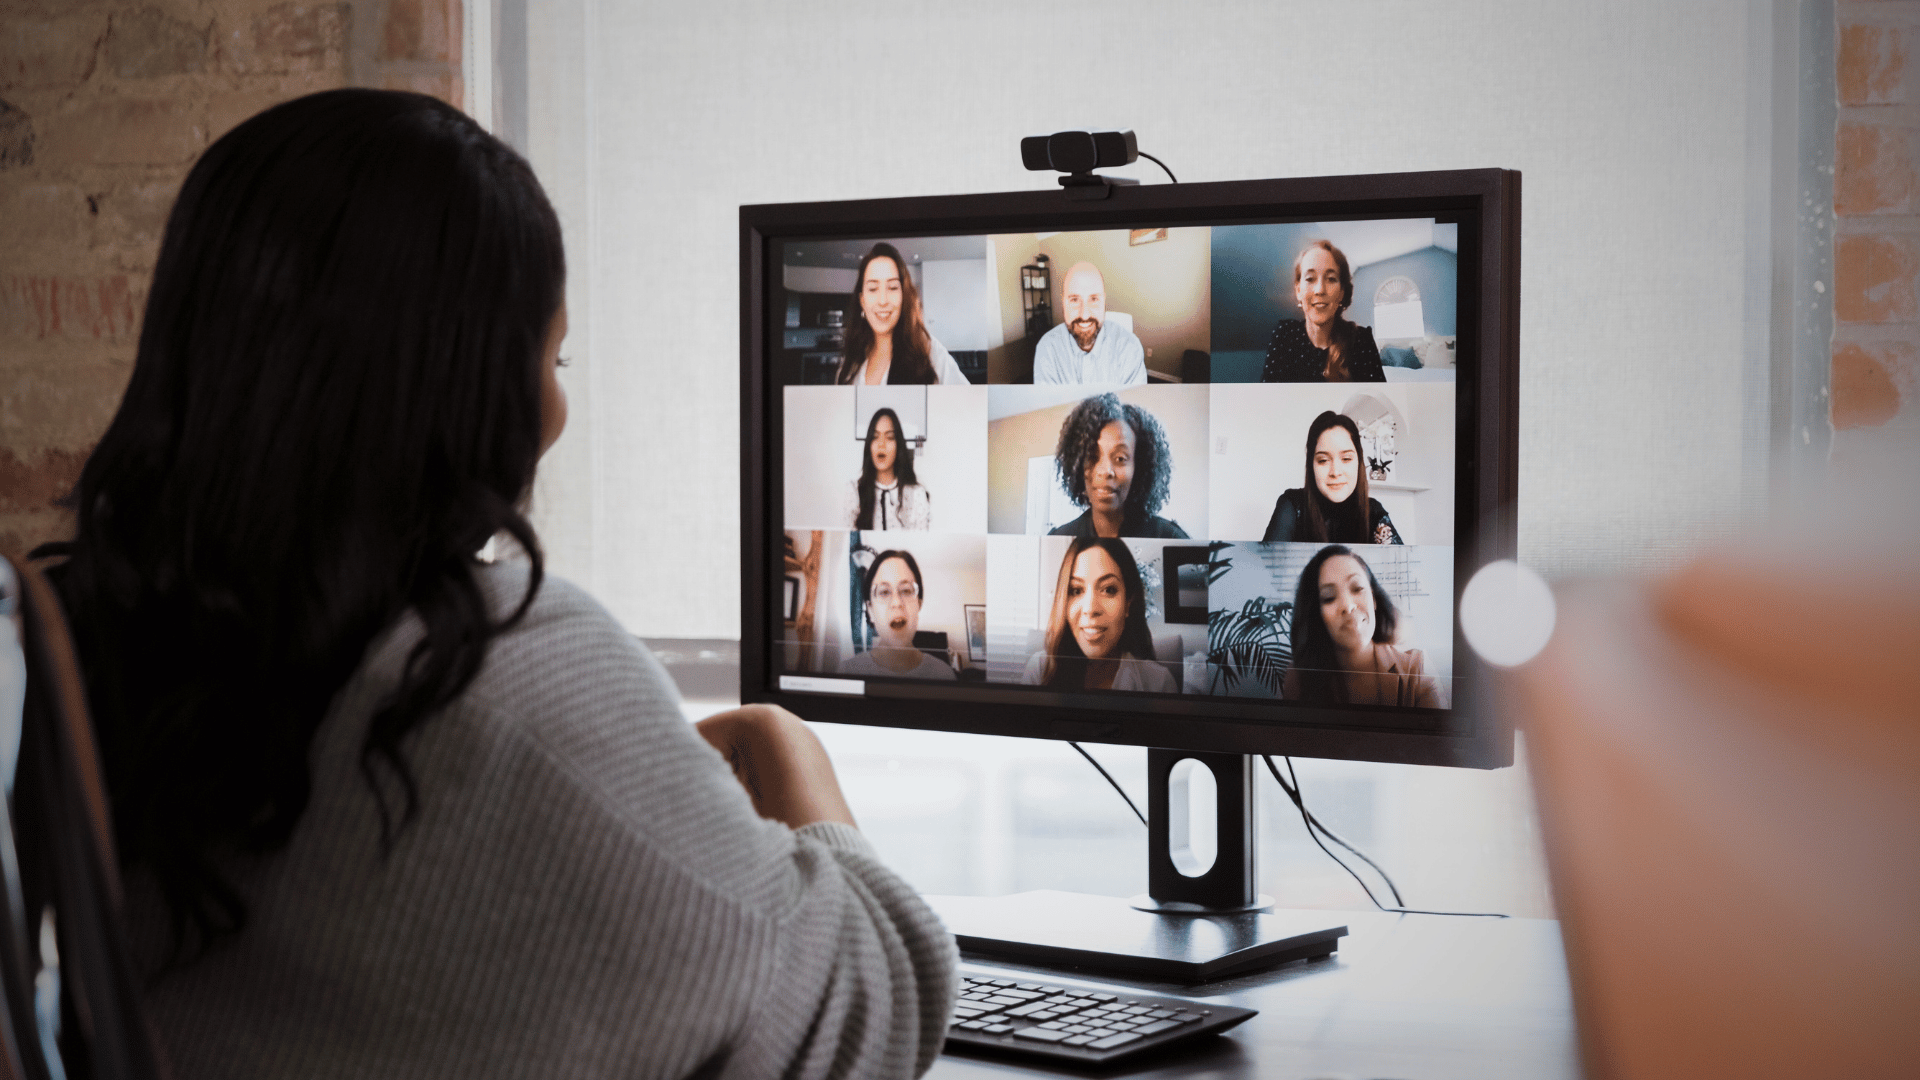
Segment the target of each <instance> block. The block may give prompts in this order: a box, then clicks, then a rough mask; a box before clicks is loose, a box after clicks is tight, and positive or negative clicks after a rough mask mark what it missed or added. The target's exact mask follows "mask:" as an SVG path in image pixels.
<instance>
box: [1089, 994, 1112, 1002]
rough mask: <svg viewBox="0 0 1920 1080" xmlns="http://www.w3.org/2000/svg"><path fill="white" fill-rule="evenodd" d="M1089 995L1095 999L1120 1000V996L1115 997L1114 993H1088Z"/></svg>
mask: <svg viewBox="0 0 1920 1080" xmlns="http://www.w3.org/2000/svg"><path fill="white" fill-rule="evenodd" d="M1087 996H1088V997H1090V998H1092V999H1093V1000H1095V1001H1118V1000H1119V999H1118V998H1116V997H1114V996H1113V995H1112V994H1088V995H1087Z"/></svg>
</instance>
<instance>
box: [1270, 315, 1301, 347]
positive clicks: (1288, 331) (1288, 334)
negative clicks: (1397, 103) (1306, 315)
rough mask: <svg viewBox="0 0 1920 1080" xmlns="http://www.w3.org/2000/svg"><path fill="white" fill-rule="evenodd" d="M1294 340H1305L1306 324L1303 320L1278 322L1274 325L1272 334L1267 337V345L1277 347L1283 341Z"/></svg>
mask: <svg viewBox="0 0 1920 1080" xmlns="http://www.w3.org/2000/svg"><path fill="white" fill-rule="evenodd" d="M1296 339H1297V340H1300V341H1305V340H1307V323H1306V320H1305V319H1281V320H1280V321H1279V322H1277V323H1274V324H1273V333H1272V334H1270V335H1268V337H1267V343H1268V344H1269V345H1277V344H1280V343H1281V342H1283V341H1293V340H1296Z"/></svg>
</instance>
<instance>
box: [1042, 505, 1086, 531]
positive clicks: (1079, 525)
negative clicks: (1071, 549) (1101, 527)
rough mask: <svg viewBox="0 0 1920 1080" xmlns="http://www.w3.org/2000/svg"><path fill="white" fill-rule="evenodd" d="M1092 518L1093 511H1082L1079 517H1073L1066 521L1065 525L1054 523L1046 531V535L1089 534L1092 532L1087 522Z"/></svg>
mask: <svg viewBox="0 0 1920 1080" xmlns="http://www.w3.org/2000/svg"><path fill="white" fill-rule="evenodd" d="M1092 520H1093V511H1091V510H1086V511H1083V512H1082V513H1081V514H1080V516H1079V517H1077V518H1074V519H1073V520H1072V521H1069V522H1067V523H1066V524H1065V525H1055V526H1054V527H1053V529H1052V530H1050V531H1049V532H1048V533H1047V535H1048V536H1083V535H1086V536H1090V535H1092V533H1093V528H1092V526H1091V525H1090V524H1088V523H1089V522H1091V521H1092Z"/></svg>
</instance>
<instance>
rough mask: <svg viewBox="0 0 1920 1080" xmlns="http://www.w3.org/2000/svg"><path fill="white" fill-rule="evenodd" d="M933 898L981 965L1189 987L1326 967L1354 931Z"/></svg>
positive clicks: (1085, 902)
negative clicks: (1322, 962) (1300, 966)
mask: <svg viewBox="0 0 1920 1080" xmlns="http://www.w3.org/2000/svg"><path fill="white" fill-rule="evenodd" d="M925 899H926V901H927V903H928V904H929V905H931V906H932V908H933V910H934V911H935V912H936V913H937V914H938V915H939V916H940V918H941V919H942V920H943V921H945V922H946V924H947V928H948V929H950V930H952V931H953V936H954V938H955V940H956V941H957V942H958V943H959V945H960V951H961V952H962V953H964V954H967V955H969V956H971V957H977V958H979V959H982V960H1000V961H1005V962H1008V963H1015V964H1032V965H1035V966H1041V967H1049V968H1055V969H1058V970H1062V971H1071V972H1080V973H1086V974H1091V975H1121V976H1131V977H1135V978H1146V979H1161V980H1167V981H1172V982H1183V983H1203V982H1212V981H1214V980H1216V979H1222V978H1226V977H1228V976H1232V975H1244V974H1246V973H1248V972H1252V971H1260V970H1264V969H1266V968H1270V967H1275V966H1277V965H1280V964H1284V963H1288V962H1289V961H1293V960H1317V959H1321V958H1324V957H1327V956H1330V955H1332V954H1333V952H1334V951H1335V950H1337V949H1338V948H1339V947H1340V939H1341V938H1342V937H1344V936H1346V933H1347V928H1346V926H1345V925H1344V924H1343V923H1342V922H1341V921H1340V919H1339V917H1338V914H1337V913H1335V912H1326V911H1307V910H1294V909H1287V910H1280V911H1273V912H1259V911H1248V912H1241V913H1238V914H1230V915H1192V914H1181V915H1166V914H1155V913H1152V912H1146V911H1139V910H1136V909H1135V908H1134V907H1133V906H1132V904H1131V903H1129V902H1128V901H1126V900H1122V899H1119V898H1118V897H1112V896H1090V895H1088V894H1085V893H1070V892H1055V891H1053V890H1049V889H1040V890H1035V891H1033V892H1024V893H1015V894H1013V895H1011V896H928V897H926V898H925Z"/></svg>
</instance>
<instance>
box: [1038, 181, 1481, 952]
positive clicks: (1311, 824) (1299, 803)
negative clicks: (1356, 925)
mask: <svg viewBox="0 0 1920 1080" xmlns="http://www.w3.org/2000/svg"><path fill="white" fill-rule="evenodd" d="M1163 167H1164V166H1163ZM1067 745H1068V746H1071V747H1073V748H1074V749H1075V750H1077V751H1079V753H1080V756H1081V757H1083V758H1086V759H1087V764H1089V765H1091V766H1093V767H1094V769H1095V770H1097V771H1098V772H1099V773H1100V775H1101V776H1103V777H1105V778H1106V781H1107V783H1109V784H1111V785H1113V790H1114V791H1116V792H1119V794H1120V798H1121V799H1122V800H1124V801H1125V802H1126V804H1127V809H1129V810H1131V811H1133V816H1134V817H1137V818H1139V819H1140V824H1141V825H1147V815H1145V814H1143V813H1141V812H1140V807H1139V806H1137V805H1135V804H1134V801H1133V797H1132V796H1130V795H1128V794H1127V790H1126V789H1125V788H1123V787H1121V786H1120V781H1118V780H1115V779H1114V778H1113V774H1112V773H1110V772H1108V771H1107V770H1106V767H1105V766H1104V765H1101V764H1100V763H1099V762H1098V761H1095V760H1094V758H1093V755H1092V754H1089V753H1087V750H1086V747H1083V746H1081V745H1080V744H1079V743H1077V742H1072V741H1069V742H1068V743H1067ZM1260 760H1261V761H1264V762H1266V763H1267V771H1268V772H1270V773H1272V774H1273V779H1274V782H1275V783H1277V784H1279V785H1280V790H1281V791H1284V792H1286V793H1287V798H1288V799H1289V800H1290V801H1292V803H1293V805H1294V807H1295V808H1296V809H1298V810H1299V811H1300V821H1301V822H1302V823H1303V824H1304V825H1306V827H1307V839H1309V840H1312V841H1313V843H1314V846H1315V847H1318V848H1319V849H1320V850H1321V851H1322V852H1325V853H1326V856H1327V858H1329V859H1332V860H1333V863H1334V865H1335V866H1338V867H1339V868H1340V869H1342V870H1345V871H1346V872H1347V874H1348V876H1349V877H1352V878H1353V880H1354V881H1355V882H1356V883H1358V884H1359V886H1360V891H1361V892H1364V893H1366V894H1367V899H1368V900H1371V901H1373V906H1374V907H1377V908H1379V909H1380V910H1381V911H1388V912H1393V913H1395V914H1399V915H1460V916H1464V917H1468V918H1481V919H1504V918H1507V917H1508V916H1506V915H1503V914H1501V913H1499V912H1496V911H1428V910H1426V909H1425V908H1410V907H1404V906H1402V907H1388V906H1386V905H1385V904H1382V903H1381V902H1380V898H1379V897H1377V896H1375V895H1373V890H1372V889H1370V888H1368V887H1367V882H1366V879H1365V878H1362V877H1361V876H1360V875H1359V874H1358V873H1357V872H1355V871H1354V869H1353V867H1351V866H1348V865H1347V864H1346V862H1345V861H1344V860H1343V859H1341V858H1340V856H1338V855H1335V854H1334V853H1333V851H1332V849H1330V848H1328V847H1327V845H1325V844H1323V843H1321V842H1320V835H1319V834H1320V833H1325V834H1326V835H1327V838H1328V839H1329V840H1332V841H1333V842H1334V843H1336V844H1339V845H1340V846H1341V847H1343V848H1346V849H1347V850H1348V851H1351V852H1353V853H1354V854H1355V855H1358V856H1359V857H1360V858H1362V859H1364V860H1365V861H1366V864H1367V865H1368V866H1371V867H1373V869H1374V870H1375V871H1376V872H1377V873H1378V874H1379V875H1380V879H1381V880H1382V881H1385V882H1386V883H1387V888H1388V889H1391V890H1392V891H1393V902H1394V903H1395V904H1400V905H1404V904H1405V903H1406V901H1405V900H1402V899H1401V898H1400V890H1399V889H1398V888H1397V887H1395V886H1394V884H1393V878H1391V877H1388V876H1387V872H1386V871H1385V870H1382V869H1380V864H1379V863H1376V862H1374V861H1373V860H1372V859H1369V858H1367V853H1366V852H1364V851H1361V850H1360V849H1359V848H1356V847H1354V846H1353V845H1352V844H1349V843H1347V842H1346V841H1345V840H1342V839H1340V837H1339V836H1337V835H1335V834H1334V831H1333V830H1332V829H1329V828H1327V827H1326V826H1325V825H1322V824H1320V819H1318V818H1316V817H1314V816H1313V812H1312V811H1310V810H1308V809H1307V801H1306V799H1304V798H1302V797H1301V795H1300V775H1299V773H1298V772H1295V771H1294V767H1293V759H1292V758H1287V759H1286V760H1287V771H1288V772H1289V773H1291V774H1292V775H1293V783H1291V784H1289V783H1287V778H1286V777H1284V776H1281V775H1280V766H1278V765H1275V764H1274V763H1273V758H1271V757H1269V756H1268V755H1266V754H1261V755H1260ZM1147 827H1148V828H1151V827H1152V826H1150V825H1148V826H1147Z"/></svg>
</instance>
